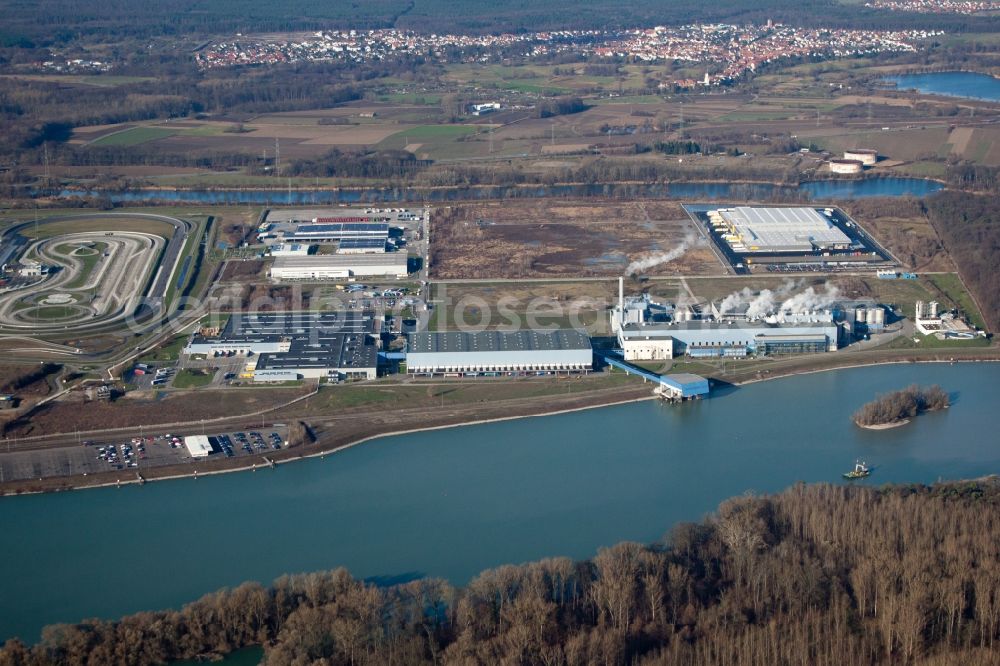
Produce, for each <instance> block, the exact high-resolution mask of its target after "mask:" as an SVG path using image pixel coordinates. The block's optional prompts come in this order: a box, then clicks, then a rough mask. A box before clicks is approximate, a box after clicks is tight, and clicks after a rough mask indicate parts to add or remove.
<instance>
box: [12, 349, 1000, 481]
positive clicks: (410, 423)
mask: <svg viewBox="0 0 1000 666" xmlns="http://www.w3.org/2000/svg"><path fill="white" fill-rule="evenodd" d="M970 351H972V352H974V353H972V354H963V353H962V352H961V350H944V351H943V352H940V351H939V352H938V353H937V354H935V355H933V356H927V357H920V356H917V355H914V354H913V353H912V351H911V352H910V353H909V354H903V353H899V352H896V353H894V354H892V356H893V357H894V358H893V357H884V356H879V357H876V358H870V357H869V358H868V359H867V360H865V361H863V362H852V361H856V359H851V358H844V357H840V358H832V359H828V358H814V357H806V358H798V359H794V361H797V363H791V364H789V365H787V366H784V367H775V368H773V369H769V370H767V371H757V373H756V374H755V375H753V376H749V377H746V378H743V379H739V378H738V377H735V376H730V378H729V379H726V378H725V377H719V378H714V382H715V384H716V386H715V390H719V389H722V388H724V387H725V386H730V387H740V386H749V385H752V384H755V383H759V382H764V381H768V380H773V379H782V378H786V377H791V376H796V375H810V374H816V373H823V372H829V371H831V370H845V369H852V368H862V367H869V366H873V365H903V364H912V363H941V364H954V363H972V362H996V361H1000V350H995V349H990V350H982V349H977V350H970ZM984 351H986V352H987V353H983V352H984ZM817 362H820V363H824V366H823V367H815V364H816V363H817ZM803 366H805V367H803ZM471 381H475V380H471ZM651 393H652V389H651V385H650V384H646V383H642V384H639V383H636V384H634V385H633V386H629V387H626V388H622V387H615V388H610V389H597V390H592V391H589V392H586V393H582V394H568V395H558V394H554V395H550V396H543V397H537V396H536V397H530V398H518V399H511V400H500V401H496V402H492V403H485V404H484V403H476V404H470V405H460V406H452V407H447V408H443V409H435V410H427V409H426V408H423V407H418V408H404V409H400V410H395V411H392V412H384V411H378V412H375V411H373V412H362V413H351V414H345V415H333V416H323V415H312V416H310V415H304V414H303V415H299V414H296V415H294V416H295V417H296V418H303V419H305V420H307V421H308V422H309V424H310V425H311V426H312V427H313V428H315V429H316V431H317V440H316V442H314V443H312V444H305V445H300V446H295V447H291V448H289V449H285V450H283V451H275V452H271V453H269V454H268V455H267V456H266V457H263V456H262V457H261V458H260V459H258V460H255V461H254V462H252V463H249V464H248V463H246V462H245V461H244V460H240V459H227V458H221V459H219V460H214V461H208V462H198V463H193V462H192V463H188V464H182V465H166V466H163V467H159V468H157V467H152V468H146V469H143V470H141V477H140V476H139V475H138V474H136V475H135V476H129V477H124V475H123V473H122V472H106V473H101V474H95V475H90V476H86V477H82V476H72V477H49V478H43V479H31V480H19V481H10V482H6V483H3V484H0V497H2V496H8V495H23V494H35V493H47V492H61V491H66V490H83V489H87V488H107V487H121V486H127V485H136V484H138V485H142V484H144V483H147V482H152V481H168V480H177V479H186V478H199V477H205V476H215V475H219V474H229V473H232V472H248V471H249V472H256V471H257V470H258V469H260V470H261V471H263V470H265V469H267V468H269V467H277V466H278V465H283V464H285V463H289V462H295V461H298V460H307V459H310V458H323V457H325V456H328V455H333V454H335V453H337V452H340V451H345V450H348V449H350V448H353V447H356V446H358V445H360V444H364V443H367V442H370V441H371V440H374V439H380V438H383V437H392V436H397V435H407V434H413V433H418V432H426V431H434V430H442V429H450V428H456V427H460V426H467V425H478V424H486V423H498V422H503V421H511V420H516V419H524V418H531V417H537V416H551V415H557V414H566V413H572V412H578V411H583V410H590V409H595V408H598V407H611V406H615V405H622V404H628V403H632V402H642V401H647V400H653V399H654V396H653V395H652V394H651ZM194 465H197V466H198V467H193V466H194ZM123 477H124V478H123Z"/></svg>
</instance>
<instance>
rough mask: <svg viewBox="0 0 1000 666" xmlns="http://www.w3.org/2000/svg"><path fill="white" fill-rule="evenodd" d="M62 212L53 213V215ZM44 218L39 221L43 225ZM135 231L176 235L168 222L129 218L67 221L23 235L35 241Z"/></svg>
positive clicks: (26, 229) (53, 223)
mask: <svg viewBox="0 0 1000 666" xmlns="http://www.w3.org/2000/svg"><path fill="white" fill-rule="evenodd" d="M61 212H62V211H53V212H52V214H53V215H57V214H60V213H61ZM68 212H70V214H81V213H80V210H79V209H73V210H72V211H68ZM44 221H45V220H44V218H42V219H39V222H40V223H43V222H44ZM112 230H114V231H135V232H138V233H146V234H152V235H154V236H160V237H162V238H170V237H171V236H172V235H173V233H174V228H173V227H172V226H171V225H169V224H167V223H166V222H157V221H155V220H142V219H138V218H129V217H120V218H119V217H107V218H86V219H79V220H65V221H63V222H50V223H44V224H39V225H38V226H37V227H35V226H34V225H31V226H28V227H25V228H24V229H23V230H22V231H21V234H22V235H24V236H26V237H28V238H33V239H38V238H51V237H53V236H63V235H66V234H75V233H83V232H94V231H112Z"/></svg>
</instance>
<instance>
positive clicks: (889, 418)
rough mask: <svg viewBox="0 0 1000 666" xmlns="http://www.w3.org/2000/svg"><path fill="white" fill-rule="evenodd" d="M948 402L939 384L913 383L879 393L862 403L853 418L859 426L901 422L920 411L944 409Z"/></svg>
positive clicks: (946, 395)
mask: <svg viewBox="0 0 1000 666" xmlns="http://www.w3.org/2000/svg"><path fill="white" fill-rule="evenodd" d="M948 404H949V399H948V394H947V393H946V392H945V390H944V389H942V388H941V387H940V386H938V385H936V384H935V385H934V386H928V387H926V388H924V387H921V386H917V385H916V384H914V385H912V386H908V387H906V388H905V389H903V390H902V391H893V392H892V393H886V394H885V395H880V396H879V397H877V398H876V399H875V400H872V401H871V402H869V403H866V404H864V405H862V407H861V409H859V410H858V411H857V412H855V413H854V417H853V418H854V422H855V423H857V424H858V425H859V426H878V425H888V424H891V423H902V422H905V421H906V420H907V419H911V418H913V417H914V416H916V415H917V414H919V413H921V412H932V411H934V410H937V409H944V408H946V407H947V406H948Z"/></svg>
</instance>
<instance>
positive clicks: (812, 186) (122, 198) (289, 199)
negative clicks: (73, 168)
mask: <svg viewBox="0 0 1000 666" xmlns="http://www.w3.org/2000/svg"><path fill="white" fill-rule="evenodd" d="M943 187H944V185H942V184H941V183H939V182H937V181H934V180H926V179H923V178H897V177H888V178H862V179H855V180H847V179H844V180H814V181H808V182H805V183H801V184H799V185H773V184H771V183H707V182H685V183H632V184H625V185H621V186H614V185H601V184H597V185H548V186H546V185H528V186H474V187H442V188H438V189H430V190H422V189H409V188H399V187H389V188H365V189H360V188H339V189H322V190H321V189H313V190H289V191H283V190H280V189H275V190H261V189H243V190H226V189H214V190H188V189H184V190H176V189H141V188H140V189H133V190H125V191H121V192H118V191H110V190H109V191H105V190H62V191H59V192H52V193H51V194H58V195H59V196H62V197H69V198H71V197H79V196H83V195H87V196H98V195H100V196H104V197H107V198H108V199H110V200H111V201H113V202H114V203H131V204H137V203H156V202H170V203H203V204H229V205H244V204H246V205H329V204H366V203H372V204H376V203H406V202H412V203H421V202H427V203H440V202H447V201H465V200H473V199H505V198H539V197H615V196H618V197H622V198H628V199H632V198H652V199H660V198H673V199H689V200H702V199H730V200H746V201H750V200H758V201H762V200H767V199H772V198H775V197H776V198H779V199H787V200H800V199H804V200H808V201H822V200H827V199H863V198H866V197H900V196H916V197H922V196H927V195H929V194H933V193H934V192H937V191H938V190H940V189H942V188H943Z"/></svg>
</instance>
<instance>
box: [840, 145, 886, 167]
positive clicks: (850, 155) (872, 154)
mask: <svg viewBox="0 0 1000 666" xmlns="http://www.w3.org/2000/svg"><path fill="white" fill-rule="evenodd" d="M844 159H845V160H857V161H858V162H861V164H863V165H864V166H873V165H874V164H875V163H876V162H878V151H877V150H870V149H868V148H856V149H854V150H845V151H844Z"/></svg>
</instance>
